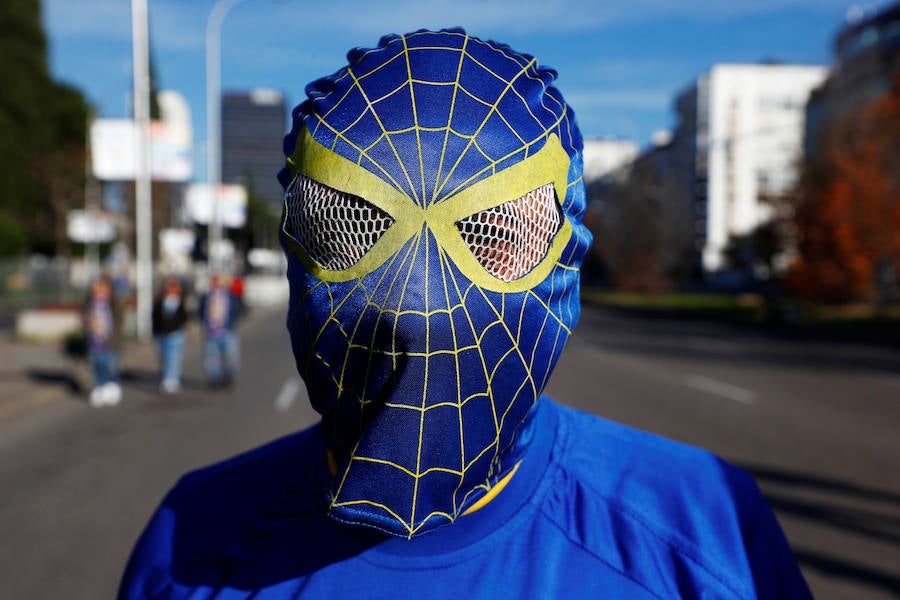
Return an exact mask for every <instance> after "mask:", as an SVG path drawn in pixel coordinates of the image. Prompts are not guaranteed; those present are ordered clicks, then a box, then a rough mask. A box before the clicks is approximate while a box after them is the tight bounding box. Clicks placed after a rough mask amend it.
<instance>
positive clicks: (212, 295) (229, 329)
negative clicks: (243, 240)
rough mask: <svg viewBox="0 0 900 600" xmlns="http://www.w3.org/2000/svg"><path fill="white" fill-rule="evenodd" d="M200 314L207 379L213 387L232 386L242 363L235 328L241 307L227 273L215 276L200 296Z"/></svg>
mask: <svg viewBox="0 0 900 600" xmlns="http://www.w3.org/2000/svg"><path fill="white" fill-rule="evenodd" d="M199 313H200V320H201V321H202V322H203V332H204V334H205V338H206V339H205V354H206V358H205V367H206V379H207V381H208V382H209V385H210V386H212V387H219V386H223V385H230V384H231V383H233V381H234V377H235V374H236V373H237V368H238V364H239V361H240V341H239V339H238V336H237V332H236V331H235V326H236V325H237V321H238V319H239V318H240V314H241V306H240V302H239V301H238V300H237V298H235V297H234V294H233V293H232V292H231V278H230V277H229V276H228V275H227V274H226V273H216V274H214V275H213V276H212V278H211V281H210V285H209V290H208V291H207V292H206V293H205V294H203V295H202V296H201V297H200V304H199Z"/></svg>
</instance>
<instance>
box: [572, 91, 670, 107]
mask: <svg viewBox="0 0 900 600" xmlns="http://www.w3.org/2000/svg"><path fill="white" fill-rule="evenodd" d="M564 95H565V97H566V102H568V103H569V104H571V105H572V108H574V109H575V112H576V113H577V112H578V111H586V110H595V109H602V108H628V109H638V110H666V109H667V108H669V106H670V104H671V103H672V98H673V94H672V90H656V89H653V90H641V89H634V90H607V89H604V90H576V91H565V92H564Z"/></svg>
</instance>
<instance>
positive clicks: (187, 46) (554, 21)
mask: <svg viewBox="0 0 900 600" xmlns="http://www.w3.org/2000/svg"><path fill="white" fill-rule="evenodd" d="M213 4H215V0H148V5H149V8H148V10H149V14H150V38H151V52H152V54H153V57H154V61H155V66H156V70H157V78H158V82H159V86H160V88H161V89H173V90H176V91H179V92H180V93H182V94H183V95H184V96H185V97H186V98H187V100H188V103H189V104H190V106H191V111H192V120H193V125H194V140H195V145H196V147H197V148H198V149H201V148H202V143H203V140H204V139H205V136H206V131H205V130H206V126H205V106H206V104H205V74H204V68H205V40H204V33H205V28H206V19H207V16H208V14H209V11H210V9H211V8H212V6H213ZM857 4H860V3H858V2H857V3H854V2H851V1H848V0H452V1H442V2H438V1H436V0H381V1H375V0H368V1H366V0H330V1H325V2H322V1H318V2H315V3H311V2H308V1H305V0H245V1H244V2H242V3H241V4H239V5H237V6H236V7H235V8H234V9H233V10H232V11H231V12H230V13H229V15H228V17H227V18H226V20H225V24H224V28H223V35H222V38H223V45H222V48H223V49H222V66H223V68H222V87H223V90H226V91H227V90H246V89H249V88H252V87H272V88H276V89H279V90H281V91H282V92H283V93H284V94H285V97H286V99H287V103H288V105H289V108H290V107H293V106H294V105H295V104H297V103H299V102H300V101H301V100H302V99H303V98H304V97H305V94H304V91H303V90H304V87H305V85H306V84H307V83H308V82H309V81H312V80H313V79H315V78H317V77H319V76H322V75H326V74H329V73H332V72H334V71H336V70H337V69H339V68H340V67H341V66H343V65H344V57H345V55H346V52H347V50H349V49H350V48H352V47H355V46H373V45H375V44H376V43H377V41H378V38H379V37H380V36H381V35H383V34H386V33H405V32H408V31H414V30H416V29H419V28H422V27H426V28H441V27H448V26H455V25H461V26H463V27H465V28H466V30H467V31H468V32H469V33H471V34H473V35H477V36H479V37H482V38H492V39H496V40H498V41H501V42H504V43H507V44H509V45H510V46H512V47H513V48H514V49H516V50H519V51H522V52H527V53H529V54H533V55H535V56H537V58H538V59H539V61H540V62H541V63H542V64H544V65H547V66H551V67H554V68H555V69H556V70H557V71H558V72H559V79H558V81H557V86H558V87H559V88H560V89H561V90H562V92H563V94H564V96H565V97H566V99H567V100H568V102H569V103H570V104H571V105H572V106H573V107H574V109H575V113H576V116H577V119H578V122H579V124H580V126H581V129H582V132H583V133H584V135H585V136H586V137H601V136H616V137H623V138H630V139H633V140H635V141H637V142H638V143H639V144H641V145H646V144H647V143H648V140H649V139H650V136H651V134H652V133H653V131H655V130H658V129H667V128H671V127H673V126H674V113H673V110H672V107H671V105H672V100H673V98H674V96H675V95H676V94H677V93H678V92H679V91H680V90H681V89H683V88H684V87H686V86H687V85H688V84H689V83H690V82H691V81H692V80H693V79H694V78H695V77H696V76H697V75H698V74H700V73H701V72H703V71H704V70H706V69H707V68H709V66H710V65H712V64H714V63H718V62H758V61H759V60H760V59H764V58H769V59H777V60H781V61H784V62H791V63H801V64H829V63H830V62H831V44H832V40H833V38H834V35H835V33H836V32H837V31H838V30H839V29H840V28H841V27H842V26H843V25H844V23H845V22H846V21H845V18H846V15H847V13H848V10H852V9H851V7H853V6H854V5H857ZM887 4H889V2H887V0H878V1H876V2H869V3H863V4H862V7H863V8H864V9H868V10H874V9H876V8H881V7H884V6H885V5H887ZM43 10H44V15H43V18H44V24H45V29H46V31H47V35H48V39H49V44H50V65H51V69H52V71H53V73H54V75H55V76H56V77H57V78H59V79H61V80H64V81H67V82H69V83H71V84H74V85H76V86H77V87H79V88H81V89H82V90H83V91H84V93H85V94H86V95H87V96H88V98H89V99H90V100H91V102H92V104H93V105H94V106H95V107H96V108H97V109H98V112H99V115H100V116H104V117H124V116H127V112H126V110H127V106H128V95H129V93H130V90H131V5H130V1H129V0H43ZM197 154H198V162H199V163H200V164H198V165H197V168H196V170H195V173H196V175H197V176H198V177H202V176H203V172H204V167H203V164H202V162H203V161H202V152H197Z"/></svg>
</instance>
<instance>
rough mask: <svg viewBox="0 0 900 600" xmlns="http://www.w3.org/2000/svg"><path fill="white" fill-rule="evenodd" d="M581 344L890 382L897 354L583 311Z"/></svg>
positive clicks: (732, 327)
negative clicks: (857, 374) (873, 376)
mask: <svg viewBox="0 0 900 600" xmlns="http://www.w3.org/2000/svg"><path fill="white" fill-rule="evenodd" d="M576 335H577V336H579V337H581V339H582V340H584V341H586V342H588V343H590V344H594V345H596V346H599V347H602V348H603V349H605V350H609V351H618V352H624V353H628V354H640V355H642V356H657V357H662V358H678V359H687V360H698V361H704V362H710V363H722V362H733V361H735V360H740V361H741V362H742V363H756V364H763V365H766V366H775V367H795V368H797V367H799V368H809V369H813V370H830V371H860V370H862V371H869V372H877V373H882V374H884V375H887V376H890V377H894V376H896V375H897V374H898V373H900V353H898V352H896V351H894V350H893V349H892V348H888V347H885V346H883V345H882V344H879V343H868V344H867V343H862V342H852V343H851V342H847V341H842V340H839V339H831V338H828V337H827V336H820V335H810V336H800V335H796V334H795V333H790V332H785V331H780V330H777V329H774V330H766V329H761V328H759V327H753V326H748V325H738V324H733V323H722V322H714V321H707V320H703V319H699V318H698V319H679V318H672V317H669V316H662V315H647V314H635V313H631V312H620V311H615V310H612V309H608V308H597V307H588V308H586V309H585V310H584V311H583V313H582V326H579V328H578V329H577V330H576Z"/></svg>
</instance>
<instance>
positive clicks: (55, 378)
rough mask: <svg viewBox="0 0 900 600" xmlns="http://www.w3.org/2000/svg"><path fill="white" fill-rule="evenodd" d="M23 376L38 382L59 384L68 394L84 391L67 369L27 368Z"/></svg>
mask: <svg viewBox="0 0 900 600" xmlns="http://www.w3.org/2000/svg"><path fill="white" fill-rule="evenodd" d="M25 376H26V377H27V378H28V379H29V380H31V381H33V382H35V383H38V384H42V385H48V386H61V387H62V388H63V389H65V391H67V392H68V393H69V394H82V393H84V392H85V389H84V386H83V385H82V383H81V381H79V379H78V377H76V376H75V375H73V374H72V373H71V372H70V371H69V370H58V369H28V370H26V371H25Z"/></svg>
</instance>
